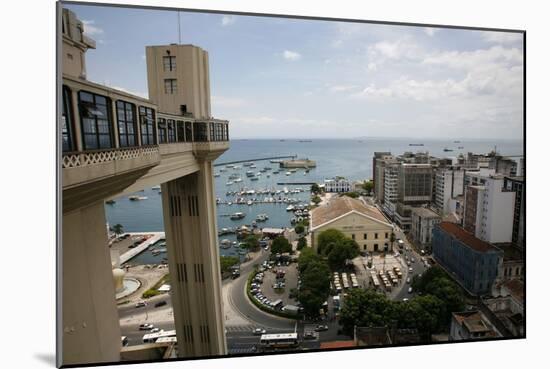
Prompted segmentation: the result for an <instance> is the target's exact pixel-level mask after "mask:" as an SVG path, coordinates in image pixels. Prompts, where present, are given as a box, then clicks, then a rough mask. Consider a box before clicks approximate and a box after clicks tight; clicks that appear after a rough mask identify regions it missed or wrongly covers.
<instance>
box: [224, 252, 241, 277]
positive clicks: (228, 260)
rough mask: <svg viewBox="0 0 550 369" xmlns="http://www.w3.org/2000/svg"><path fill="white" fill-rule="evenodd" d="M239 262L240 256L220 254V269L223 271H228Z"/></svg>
mask: <svg viewBox="0 0 550 369" xmlns="http://www.w3.org/2000/svg"><path fill="white" fill-rule="evenodd" d="M238 263H239V258H238V257H236V256H220V269H221V272H222V273H227V272H229V271H230V270H231V267H232V266H233V265H237V264H238Z"/></svg>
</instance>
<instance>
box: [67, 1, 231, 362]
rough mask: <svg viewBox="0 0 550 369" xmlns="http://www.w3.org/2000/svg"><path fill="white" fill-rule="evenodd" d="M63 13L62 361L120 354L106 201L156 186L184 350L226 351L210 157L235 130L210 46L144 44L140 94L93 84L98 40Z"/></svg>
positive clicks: (217, 153)
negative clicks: (222, 103)
mask: <svg viewBox="0 0 550 369" xmlns="http://www.w3.org/2000/svg"><path fill="white" fill-rule="evenodd" d="M60 16H61V20H62V23H61V24H62V36H61V37H62V48H61V61H62V68H63V69H62V85H61V86H60V88H59V92H60V99H59V104H60V106H59V111H60V112H61V114H60V128H61V129H60V131H61V137H60V142H61V143H62V145H61V146H60V151H61V168H60V172H61V177H62V181H61V183H62V208H61V212H62V217H63V218H62V225H63V227H62V237H61V241H60V242H61V245H62V248H61V258H62V260H61V264H60V265H61V269H60V274H59V280H60V281H61V289H60V291H62V294H61V306H62V317H61V320H60V322H59V324H60V326H59V327H58V329H59V332H60V333H59V336H60V340H61V349H62V356H61V358H60V359H61V362H60V363H59V364H63V365H70V364H84V363H101V362H103V363H104V362H116V361H119V360H120V359H121V350H122V348H121V340H120V337H121V334H120V326H119V318H118V311H117V306H116V302H115V287H114V284H113V274H112V273H113V272H112V269H111V260H110V253H109V248H108V238H107V237H108V235H107V231H106V229H105V224H106V219H105V208H104V201H105V200H107V199H111V198H114V197H118V196H122V195H125V194H130V193H133V192H136V191H139V190H142V189H145V188H147V187H151V186H154V185H158V184H161V186H162V204H163V218H164V224H165V231H166V241H167V242H166V243H167V247H168V264H169V269H170V272H171V275H172V278H171V287H172V304H173V309H174V320H175V327H176V332H177V340H178V355H179V356H180V357H194V356H211V355H221V354H225V353H226V352H227V347H226V341H225V329H224V317H223V305H222V297H221V273H220V267H219V249H218V247H217V232H216V208H215V197H214V189H213V187H214V184H213V176H212V172H213V170H212V162H213V160H215V159H216V158H217V157H219V156H220V155H221V154H222V153H223V152H225V151H226V150H227V149H228V148H229V134H228V122H227V121H226V120H219V119H214V118H212V117H210V96H209V81H208V58H207V54H206V52H205V51H204V50H202V49H200V48H198V47H195V46H190V45H164V46H154V47H152V48H148V49H147V62H148V65H147V71H148V82H149V91H150V96H151V99H144V98H142V97H139V96H135V95H132V94H129V93H127V92H124V91H121V90H117V89H113V88H109V87H106V86H103V85H100V84H97V83H94V82H92V81H89V80H87V79H86V78H85V76H86V69H85V67H86V63H85V53H86V51H87V50H88V49H93V48H94V47H95V43H94V42H93V41H92V40H90V39H89V38H87V37H86V36H85V35H84V34H83V33H82V32H83V27H82V23H81V22H80V21H79V20H78V19H77V17H76V15H75V14H74V13H73V12H71V11H69V10H67V9H63V10H62V14H60ZM167 51H170V52H169V53H168V52H167ZM167 55H169V56H171V57H173V58H170V59H164V56H167ZM161 61H162V62H161ZM171 68H172V69H171ZM167 80H172V81H175V82H166V81H167ZM159 86H162V88H160V87H159ZM182 106H185V109H184V108H182Z"/></svg>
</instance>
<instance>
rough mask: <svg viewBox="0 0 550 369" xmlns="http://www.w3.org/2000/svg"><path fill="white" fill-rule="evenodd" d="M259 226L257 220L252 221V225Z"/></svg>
mask: <svg viewBox="0 0 550 369" xmlns="http://www.w3.org/2000/svg"><path fill="white" fill-rule="evenodd" d="M257 226H258V223H256V221H255V220H253V221H252V227H254V228H256V227H257Z"/></svg>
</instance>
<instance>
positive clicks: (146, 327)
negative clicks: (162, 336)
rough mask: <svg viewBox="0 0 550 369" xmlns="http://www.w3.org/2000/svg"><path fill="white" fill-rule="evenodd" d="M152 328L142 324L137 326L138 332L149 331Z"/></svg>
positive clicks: (149, 324)
mask: <svg viewBox="0 0 550 369" xmlns="http://www.w3.org/2000/svg"><path fill="white" fill-rule="evenodd" d="M153 328H155V327H154V326H153V325H152V324H151V323H143V324H140V325H139V330H140V331H150V330H151V329H153Z"/></svg>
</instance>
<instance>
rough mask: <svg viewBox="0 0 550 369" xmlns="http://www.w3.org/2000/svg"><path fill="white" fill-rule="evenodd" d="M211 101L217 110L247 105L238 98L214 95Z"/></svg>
mask: <svg viewBox="0 0 550 369" xmlns="http://www.w3.org/2000/svg"><path fill="white" fill-rule="evenodd" d="M211 99H212V105H213V106H214V107H215V108H239V107H242V106H245V105H246V101H245V100H244V99H241V98H238V97H227V96H218V95H213V96H212V98H211Z"/></svg>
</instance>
